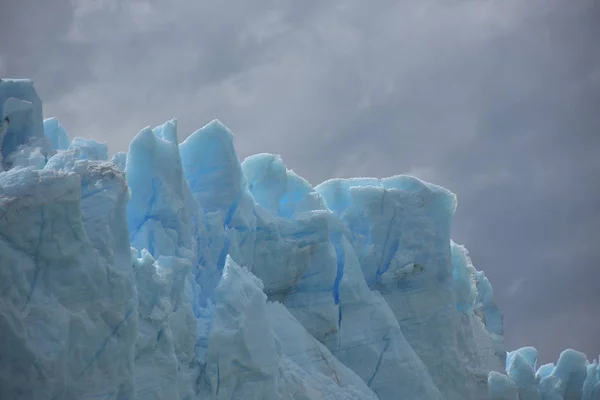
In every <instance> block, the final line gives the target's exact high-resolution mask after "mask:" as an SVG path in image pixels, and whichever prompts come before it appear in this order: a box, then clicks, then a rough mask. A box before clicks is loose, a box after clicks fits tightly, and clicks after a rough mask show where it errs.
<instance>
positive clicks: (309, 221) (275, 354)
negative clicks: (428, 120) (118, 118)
mask: <svg viewBox="0 0 600 400" xmlns="http://www.w3.org/2000/svg"><path fill="white" fill-rule="evenodd" d="M0 114H1V116H2V121H3V122H2V125H1V127H0V145H1V147H0V150H1V152H0V153H1V159H0V161H1V162H2V170H3V171H2V172H0V301H1V305H2V306H1V307H0V333H1V334H2V339H3V340H1V341H0V398H1V399H15V400H17V399H28V400H37V399H44V400H46V399H47V400H58V399H78V400H83V399H94V400H96V399H111V400H134V399H144V400H146V399H182V400H183V399H185V400H192V399H224V400H226V399H303V400H304V399H356V400H358V399H433V400H442V399H444V400H484V399H489V400H501V399H507V400H508V399H510V400H551V399H552V400H554V399H565V400H566V399H568V400H575V399H578V400H579V399H581V400H599V399H600V368H599V367H598V364H597V362H593V363H590V362H588V361H587V359H586V357H585V356H584V355H583V354H581V353H578V352H575V351H573V350H567V351H565V352H564V353H563V354H562V355H561V357H560V359H559V360H558V362H557V364H556V365H553V364H546V365H543V366H541V367H539V368H538V367H537V365H536V364H537V351H536V350H535V349H534V348H531V347H525V348H522V349H519V350H517V351H514V352H509V353H507V352H506V350H505V349H504V344H503V332H502V330H503V322H502V314H501V312H500V311H499V310H498V308H497V307H496V305H495V303H494V300H493V291H492V287H491V285H490V283H489V281H488V280H487V279H486V277H485V275H484V274H483V273H482V272H480V271H477V270H476V269H475V268H474V267H473V265H472V263H471V260H470V258H469V255H468V252H467V250H466V249H465V248H464V247H462V246H460V245H457V244H455V243H454V242H452V241H451V238H450V226H451V220H452V216H453V213H454V211H455V208H456V198H455V196H454V195H453V194H452V193H451V192H449V191H448V190H446V189H444V188H442V187H439V186H436V185H433V184H430V183H425V182H422V181H420V180H419V179H417V178H414V177H410V176H395V177H392V178H387V179H371V178H358V179H334V180H330V181H327V182H324V183H322V184H320V185H318V186H316V187H312V186H311V185H310V184H309V183H308V182H307V181H306V180H304V179H302V178H301V177H299V176H298V175H296V174H295V173H294V172H293V171H291V170H289V169H287V168H286V166H285V165H284V163H283V161H282V160H281V158H280V157H278V156H275V155H271V154H259V155H255V156H252V157H249V158H247V159H246V160H244V161H243V162H241V163H240V161H239V160H238V157H237V154H236V152H235V148H234V145H233V135H232V133H231V132H230V131H229V130H228V129H227V128H226V127H225V126H223V125H222V124H221V123H219V122H218V121H213V122H211V123H209V124H208V125H206V126H205V127H203V128H202V129H200V130H198V131H196V132H194V133H193V134H192V135H190V136H189V137H188V138H187V139H186V140H184V141H183V142H182V143H179V141H178V137H177V122H176V121H175V120H171V121H167V122H166V123H165V124H163V125H161V126H158V127H155V128H145V129H143V130H142V131H141V132H139V133H138V135H137V136H136V137H135V138H134V139H133V141H132V142H131V145H130V147H129V151H128V152H127V153H117V154H115V155H114V156H112V158H111V160H110V161H108V151H107V147H106V145H105V144H102V143H98V142H96V141H93V140H88V139H84V138H79V137H77V138H74V139H73V140H70V139H69V138H68V135H67V133H66V131H65V129H64V128H63V127H62V125H61V124H60V123H59V122H58V121H57V120H56V119H54V118H50V119H46V120H43V119H42V118H43V117H42V105H41V101H40V99H39V97H38V96H37V94H36V92H35V89H34V86H33V84H32V83H31V82H30V81H27V80H1V81H0Z"/></svg>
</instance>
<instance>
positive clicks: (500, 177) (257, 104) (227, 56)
mask: <svg viewBox="0 0 600 400" xmlns="http://www.w3.org/2000/svg"><path fill="white" fill-rule="evenodd" d="M599 39H600V2H598V1H595V0H570V1H565V0H453V1H448V0H403V1H398V0H378V1H361V0H349V1H341V0H340V1H335V0H334V1H321V0H318V1H317V0H303V1H297V0H279V1H275V0H253V1H241V0H238V1H235V0H225V1H207V0H172V1H168V0H147V1H119V0H71V1H67V0H52V1H36V0H8V3H4V6H3V9H2V12H1V13H0V76H3V77H29V78H33V79H34V80H35V81H36V86H37V88H38V92H39V94H40V96H41V97H42V99H43V100H44V103H45V116H46V117H49V116H57V117H58V118H59V120H60V121H61V122H62V124H63V125H64V126H65V127H66V128H67V130H68V131H69V134H70V136H71V137H73V136H85V137H92V138H94V139H96V140H101V141H105V142H107V143H108V144H109V147H110V150H111V152H114V151H120V150H126V149H127V146H128V143H129V141H130V140H131V139H132V137H133V136H134V135H135V134H136V133H137V132H138V131H139V130H140V129H141V128H143V127H144V126H147V125H157V124H160V123H162V122H164V121H165V120H166V119H168V118H171V117H177V118H178V119H179V123H180V124H179V128H180V139H183V138H185V136H187V135H188V134H190V133H191V132H192V131H193V130H195V129H196V128H199V127H201V126H202V125H204V124H205V123H207V122H209V121H210V120H211V119H214V118H219V119H220V120H221V121H223V122H224V123H225V124H226V125H227V126H228V127H229V128H230V129H231V130H232V131H233V132H234V133H235V134H236V145H237V149H238V153H239V155H240V158H243V157H246V156H248V155H250V154H253V153H257V152H271V153H278V154H281V155H282V156H283V159H284V161H285V162H286V163H287V165H288V167H290V168H292V169H294V170H295V171H296V172H298V173H299V174H300V175H302V176H304V177H305V178H307V179H308V180H309V181H310V182H311V183H312V184H318V183H320V182H321V181H323V180H325V179H328V178H331V177H351V176H376V177H384V176H389V175H393V174H397V173H411V174H414V175H416V176H419V177H421V178H422V179H425V180H428V181H432V182H435V183H438V184H441V185H443V186H446V187H447V188H449V189H450V190H452V191H453V192H455V193H456V194H457V195H458V198H459V208H458V211H457V215H456V217H455V223H454V238H455V241H457V242H459V243H461V244H465V245H467V247H468V248H469V250H470V252H471V255H472V258H473V261H474V264H475V265H476V266H477V267H478V268H479V269H483V270H484V271H485V272H486V274H487V275H488V277H489V278H490V279H491V281H492V283H493V285H494V288H495V292H496V299H497V302H498V303H499V305H500V307H501V308H502V310H503V311H504V313H505V326H506V341H507V344H508V346H509V347H510V348H515V347H519V346H522V345H534V346H536V347H538V349H539V350H540V351H541V352H542V354H541V357H542V360H543V361H551V360H554V359H556V357H557V356H558V354H559V352H560V351H561V350H562V349H564V348H568V347H571V348H575V349H578V350H581V351H584V352H586V353H587V354H588V356H589V357H590V358H592V357H596V356H597V355H598V354H599V353H600V317H599V316H598V311H597V309H598V306H599V305H600V290H599V283H600V265H599V264H598V263H599V260H600V48H599V47H598V40H599Z"/></svg>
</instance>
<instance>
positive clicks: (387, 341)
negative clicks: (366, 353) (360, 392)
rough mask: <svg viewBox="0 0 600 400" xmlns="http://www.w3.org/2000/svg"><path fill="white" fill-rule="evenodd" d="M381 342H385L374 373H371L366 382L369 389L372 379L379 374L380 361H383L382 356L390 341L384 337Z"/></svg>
mask: <svg viewBox="0 0 600 400" xmlns="http://www.w3.org/2000/svg"><path fill="white" fill-rule="evenodd" d="M383 340H385V346H384V347H383V350H382V351H381V354H379V359H378V360H377V365H375V371H373V375H371V377H370V378H369V380H368V381H367V386H369V387H371V384H372V383H373V379H375V376H376V375H377V373H378V372H379V367H380V366H381V361H382V360H383V355H384V354H385V352H386V351H387V349H388V347H390V339H388V338H386V337H384V338H383Z"/></svg>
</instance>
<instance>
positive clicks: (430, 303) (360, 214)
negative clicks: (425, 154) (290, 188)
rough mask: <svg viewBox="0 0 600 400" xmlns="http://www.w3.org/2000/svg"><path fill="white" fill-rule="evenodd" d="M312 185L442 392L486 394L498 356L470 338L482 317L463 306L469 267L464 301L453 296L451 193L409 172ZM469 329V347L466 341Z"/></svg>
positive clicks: (471, 300) (452, 395) (474, 396)
mask: <svg viewBox="0 0 600 400" xmlns="http://www.w3.org/2000/svg"><path fill="white" fill-rule="evenodd" d="M316 190H317V191H318V192H319V193H320V194H321V195H322V196H323V198H324V199H325V201H326V203H327V206H328V207H329V208H330V209H331V210H332V211H333V212H334V213H335V214H336V215H337V216H338V218H339V219H340V220H341V221H342V222H343V223H344V225H345V226H346V228H347V229H348V231H349V232H350V234H349V241H350V243H351V244H352V247H353V248H354V251H355V252H356V254H357V257H358V259H359V260H360V265H361V269H362V272H363V274H364V277H365V279H366V282H367V284H368V285H369V287H371V288H372V289H375V290H378V291H379V292H380V293H381V294H382V295H383V297H384V298H385V300H386V301H387V303H388V304H389V305H390V307H391V308H392V310H393V311H394V314H395V316H396V318H397V320H398V321H399V323H400V327H401V329H402V332H403V334H404V336H405V337H406V340H407V341H408V343H409V344H410V346H411V347H412V348H413V349H414V351H415V352H416V354H417V355H418V356H419V358H420V359H421V360H422V361H423V363H424V364H425V365H426V367H427V369H428V371H429V373H430V374H431V377H432V378H433V381H434V382H435V384H436V385H437V386H438V388H439V389H440V391H441V392H442V393H443V394H444V396H445V397H446V398H448V399H481V398H484V397H485V396H486V393H487V390H486V383H485V382H486V380H487V373H488V372H489V371H490V370H494V369H495V368H501V366H502V365H503V362H502V361H503V360H502V359H501V356H498V360H495V359H494V358H495V356H494V355H491V357H489V355H490V354H489V353H490V351H488V349H487V348H488V347H489V346H488V345H484V347H485V349H484V351H485V353H486V354H485V356H484V357H480V354H479V352H480V351H479V349H478V348H477V347H478V346H477V344H476V342H475V340H476V339H475V335H477V336H478V337H477V339H479V337H480V336H482V337H484V338H485V337H486V336H487V332H486V330H485V328H484V327H483V326H481V321H477V322H476V323H479V324H480V325H476V323H473V322H472V321H474V320H476V319H477V317H476V315H471V314H469V312H470V311H471V309H464V306H465V305H466V304H467V303H469V304H471V303H474V300H475V298H476V296H475V293H476V288H472V287H470V286H469V285H470V284H469V281H470V279H471V278H470V272H471V271H466V272H465V273H463V275H465V274H466V275H467V276H469V279H467V283H466V284H467V288H466V291H467V292H468V293H467V298H464V299H463V298H461V297H459V298H458V301H457V293H456V288H455V285H456V282H455V279H454V276H453V270H454V269H455V268H454V267H453V263H452V261H453V260H452V251H451V241H450V223H451V218H452V215H453V213H454V210H455V208H456V199H455V196H454V195H453V194H452V193H450V192H449V191H447V190H446V189H443V188H441V187H439V186H436V185H432V184H428V183H425V182H422V181H420V180H418V179H417V178H414V177H411V176H396V177H392V178H387V179H382V180H379V179H373V178H354V179H334V180H330V181H327V182H324V183H323V184H321V185H319V186H317V187H316ZM457 268H458V270H460V266H457ZM457 278H459V279H463V276H462V275H461V276H458V277H457ZM463 286H464V285H463ZM457 288H458V289H459V291H460V290H462V291H463V292H464V291H465V289H464V288H462V286H460V285H459V286H458V287H457ZM460 295H461V294H460V293H459V296H460ZM469 296H471V297H472V298H469ZM463 297H464V294H463ZM469 318H470V319H469ZM440 327H444V328H443V329H441V328H440ZM473 327H474V328H473ZM473 329H477V331H475V332H473ZM467 334H470V337H468V338H469V339H471V340H470V343H468V344H469V345H471V346H473V347H474V348H471V347H468V345H467V343H465V342H464V338H465V335H467ZM432 343H436V345H435V346H432ZM438 349H444V350H443V352H440V351H439V350H438ZM473 353H475V354H473ZM465 359H466V360H465ZM473 360H474V361H476V363H477V365H473V364H472V362H470V361H473Z"/></svg>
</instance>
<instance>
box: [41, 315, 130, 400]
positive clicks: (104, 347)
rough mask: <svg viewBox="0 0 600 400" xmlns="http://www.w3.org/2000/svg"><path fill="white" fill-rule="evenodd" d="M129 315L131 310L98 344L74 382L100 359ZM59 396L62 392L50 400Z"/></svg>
mask: <svg viewBox="0 0 600 400" xmlns="http://www.w3.org/2000/svg"><path fill="white" fill-rule="evenodd" d="M131 314H133V308H132V309H131V310H129V311H127V313H126V314H125V316H124V317H123V319H122V320H121V321H120V322H119V323H118V324H117V325H115V328H114V329H113V331H112V332H111V334H110V335H109V336H108V337H107V338H106V339H104V341H103V342H102V343H101V344H100V347H99V348H98V350H96V352H95V353H94V355H93V356H92V358H91V359H90V361H88V363H87V364H86V365H85V367H83V369H82V370H81V372H80V373H79V375H77V378H76V380H79V379H80V378H81V377H82V376H83V374H85V373H86V371H87V370H88V369H89V368H90V367H91V366H92V364H93V363H94V362H95V361H96V360H97V359H98V357H100V355H101V354H102V353H103V352H104V350H105V349H106V346H107V345H108V342H109V341H110V339H112V338H113V337H114V336H115V335H116V334H117V332H118V331H119V329H121V326H123V324H125V322H126V321H127V320H128V319H129V317H130V316H131ZM61 395H62V392H61V393H59V394H58V395H56V396H54V397H53V398H52V400H57V399H59V398H60V397H61Z"/></svg>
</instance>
